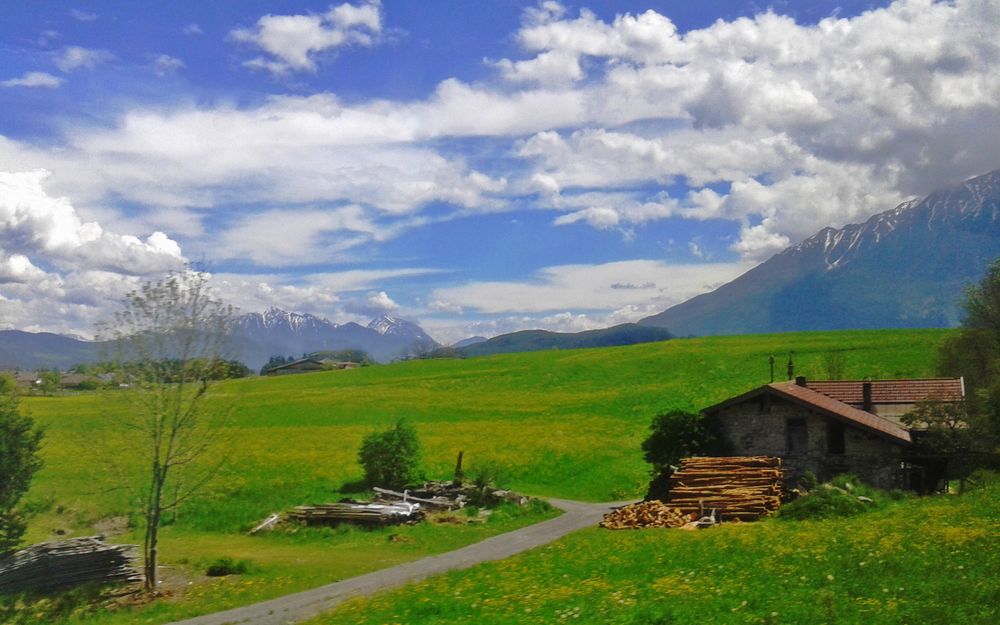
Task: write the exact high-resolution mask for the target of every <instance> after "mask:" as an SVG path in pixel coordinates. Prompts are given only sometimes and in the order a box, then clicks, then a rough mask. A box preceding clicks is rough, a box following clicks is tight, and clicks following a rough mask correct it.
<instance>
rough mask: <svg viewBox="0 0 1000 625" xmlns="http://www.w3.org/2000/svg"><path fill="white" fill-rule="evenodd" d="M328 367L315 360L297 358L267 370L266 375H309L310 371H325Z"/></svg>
mask: <svg viewBox="0 0 1000 625" xmlns="http://www.w3.org/2000/svg"><path fill="white" fill-rule="evenodd" d="M327 368H328V367H327V366H326V365H324V364H323V362H322V361H319V360H316V359H315V358H299V359H298V360H293V361H292V362H289V363H285V364H283V365H278V366H277V367H272V368H271V369H268V371H267V373H266V375H288V374H291V373H309V372H310V371H325V370H326V369H327Z"/></svg>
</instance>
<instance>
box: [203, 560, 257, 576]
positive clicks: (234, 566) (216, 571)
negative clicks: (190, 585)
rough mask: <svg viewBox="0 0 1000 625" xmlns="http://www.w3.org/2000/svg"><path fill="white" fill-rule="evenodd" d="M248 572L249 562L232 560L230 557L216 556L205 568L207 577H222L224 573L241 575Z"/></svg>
mask: <svg viewBox="0 0 1000 625" xmlns="http://www.w3.org/2000/svg"><path fill="white" fill-rule="evenodd" d="M249 572H250V562H248V561H247V560H233V559H232V558H216V559H215V560H212V562H211V563H210V564H209V565H208V567H207V568H206V569H205V575H208V576H209V577H224V576H226V575H243V574H244V573H249Z"/></svg>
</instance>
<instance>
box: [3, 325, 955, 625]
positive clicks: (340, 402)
mask: <svg viewBox="0 0 1000 625" xmlns="http://www.w3.org/2000/svg"><path fill="white" fill-rule="evenodd" d="M945 335H946V331H939V330H898V331H897V330H889V331H885V330H881V331H847V332H825V333H799V334H784V335H762V336H744V337H718V338H704V339H681V340H674V341H668V342H664V343H653V344H646V345H636V346H629V347H621V348H605V349H592V350H572V351H548V352H535V353H525V354H507V355H500V356H491V357H483V358H475V359H469V360H426V361H411V362H405V363H398V364H393V365H384V366H374V367H367V368H362V369H356V370H352V371H336V372H324V373H315V374H302V375H295V376H287V377H278V378H264V379H260V378H253V379H244V380H234V381H228V382H225V383H220V384H219V385H217V386H216V387H214V390H213V391H212V395H211V399H210V402H209V409H210V410H211V412H212V413H213V415H214V418H220V419H224V420H225V422H226V424H227V425H226V427H225V428H224V432H223V438H224V440H225V441H226V444H225V449H223V450H220V451H219V453H218V454H217V455H216V457H213V458H210V459H208V460H209V461H219V462H221V463H222V465H223V470H222V471H221V473H220V475H219V476H218V477H217V479H216V480H215V481H213V482H212V483H210V484H209V485H208V486H207V487H206V488H204V489H203V491H202V495H201V496H200V497H198V498H196V499H193V500H191V501H189V502H187V503H185V505H184V506H183V507H182V508H181V509H180V512H179V515H178V517H177V518H176V520H174V519H171V520H170V524H169V525H168V526H167V527H166V528H165V530H164V533H163V541H164V544H163V548H162V550H161V554H162V560H163V563H164V564H165V565H167V566H168V567H171V568H170V569H169V570H172V571H174V572H176V574H177V577H178V578H179V579H180V580H182V581H181V583H180V586H179V587H178V588H175V589H174V590H173V591H172V592H173V594H174V595H175V596H174V597H173V598H172V599H171V600H168V601H164V602H159V603H157V604H156V605H154V606H147V607H145V608H141V609H138V610H137V611H135V612H125V613H123V612H118V613H117V614H112V615H110V616H109V615H107V614H104V615H101V616H100V617H99V618H98V620H97V621H95V622H101V623H104V622H107V623H118V622H122V623H125V622H150V623H156V622H164V621H166V620H169V619H170V618H178V617H179V616H184V615H190V614H195V613H199V612H205V611H212V610H215V609H221V608H224V607H229V606H232V605H239V604H241V603H249V602H250V601H253V600H256V599H260V598H266V597H271V596H277V595H280V594H283V593H285V592H290V591H292V590H299V589H302V588H305V587H309V586H315V585H318V584H320V583H323V582H326V581H333V580H335V579H341V578H344V577H348V576H351V575H355V574H358V573H361V572H364V571H368V570H373V569H377V568H381V567H384V566H389V565H391V564H395V563H397V562H402V561H405V560H408V559H415V558H418V557H421V556H423V555H426V554H428V553H434V552H440V551H444V550H448V549H451V548H454V547H456V546H459V545H461V544H466V543H468V542H472V541H475V540H479V539H481V538H483V537H485V536H487V535H490V534H492V533H497V532H499V531H506V530H507V529H511V528H513V527H516V526H518V525H521V524H524V523H527V522H531V521H534V520H537V517H531V516H530V515H529V516H524V515H517V514H513V513H511V514H508V515H498V516H497V518H496V519H495V520H491V522H490V523H486V524H482V525H469V526H434V527H431V526H428V527H414V528H406V529H404V530H401V531H403V532H405V533H406V537H405V538H404V539H403V540H400V541H390V540H389V536H391V535H392V534H393V533H397V532H396V530H385V531H376V532H362V531H357V530H351V531H346V530H345V531H332V530H331V531H319V530H307V531H302V532H299V533H296V534H287V533H277V534H272V535H268V536H257V537H248V536H246V534H245V532H246V530H247V529H249V528H250V527H252V525H253V524H254V523H255V522H256V521H258V520H260V519H262V518H264V517H266V516H267V515H268V514H269V513H271V512H273V511H277V510H282V509H287V508H289V507H291V506H293V505H296V504H302V503H316V502H323V501H335V500H336V499H337V498H339V497H340V496H342V495H341V494H340V493H341V491H350V490H352V489H351V488H350V486H351V484H352V483H356V482H357V481H358V480H360V478H361V469H360V467H359V466H358V464H357V462H356V457H357V450H358V446H359V444H360V442H361V439H362V437H363V436H364V435H365V434H367V433H369V432H372V431H375V430H377V429H382V428H385V427H387V426H388V425H390V424H391V423H393V422H394V421H395V420H396V419H397V418H399V417H405V418H407V419H409V420H410V421H411V422H412V423H413V424H414V425H415V426H416V429H417V432H418V434H419V436H420V440H421V443H422V446H423V467H424V469H425V472H426V474H427V476H428V477H432V478H434V477H440V478H447V477H450V476H451V472H452V471H453V468H454V462H455V456H456V455H457V453H458V451H459V450H463V451H464V452H465V468H466V475H467V477H476V476H477V475H486V476H491V477H495V478H496V479H497V480H498V481H499V482H500V483H501V484H502V485H504V486H507V487H510V488H514V489H516V490H520V491H522V492H526V493H530V494H535V495H543V496H545V495H550V496H560V497H566V498H574V499H581V500H589V501H607V500H620V499H626V498H631V497H639V496H641V495H642V493H643V492H644V488H645V482H646V479H647V469H648V467H647V465H645V463H644V462H643V461H642V458H641V454H640V452H639V444H640V442H641V441H642V439H643V438H644V437H645V435H646V429H647V427H648V424H649V421H650V419H651V418H652V416H653V415H654V414H655V413H656V412H658V411H660V410H663V409H667V408H685V409H692V410H694V409H698V408H701V407H704V406H707V405H710V404H712V403H714V402H717V401H720V400H722V399H724V398H726V397H729V396H731V395H733V394H736V393H740V392H743V391H745V390H748V389H749V388H752V387H754V386H757V385H760V384H762V383H765V382H767V381H768V379H769V377H768V363H767V357H768V355H770V354H774V355H775V356H776V360H777V363H776V374H777V377H778V379H783V377H784V376H783V374H784V362H785V360H786V359H787V354H788V352H789V350H794V352H795V363H796V373H797V374H801V375H806V376H809V377H814V378H821V377H825V373H826V368H827V362H828V359H829V355H830V354H834V353H836V354H838V355H839V360H840V362H842V363H843V364H844V365H845V367H846V369H845V372H846V376H847V377H854V378H860V377H863V376H871V377H873V378H881V377H921V376H928V375H932V374H933V372H934V354H935V348H936V346H937V344H938V343H939V342H940V340H941V339H942V338H943V337H944V336H945ZM22 408H23V409H24V410H25V411H27V412H28V413H30V414H31V415H33V416H34V417H35V418H36V420H37V421H38V422H39V423H41V424H43V425H44V426H45V428H46V441H45V446H44V450H43V454H44V458H45V461H46V466H45V468H44V469H43V470H42V471H41V472H40V473H39V475H38V476H37V477H36V479H35V482H34V484H33V486H32V490H31V491H30V493H29V495H28V498H27V501H28V503H29V508H30V510H31V511H32V512H33V515H32V517H31V519H30V527H29V535H28V537H27V538H28V540H29V541H31V542H35V541H39V540H44V539H48V538H53V537H57V535H61V536H68V535H86V534H92V533H94V532H95V527H97V528H101V527H104V526H106V525H107V524H108V523H109V520H114V519H118V520H120V518H121V517H127V516H128V515H129V510H130V509H131V506H130V502H131V495H130V494H129V491H128V489H126V488H123V486H125V485H127V484H128V482H129V479H127V478H124V477H123V476H129V475H136V474H138V470H139V467H138V456H137V455H136V454H134V453H133V452H130V451H129V448H128V447H127V446H124V445H123V444H122V442H123V441H121V440H120V439H121V437H122V434H121V432H120V428H118V426H117V423H116V421H115V420H114V419H113V418H110V415H113V414H114V413H115V412H116V411H121V410H125V409H126V407H125V405H124V404H122V403H120V402H119V401H117V400H116V399H115V397H114V396H108V395H101V394H79V395H67V396H59V397H33V398H25V400H24V402H23V404H22ZM138 538H139V535H138V534H136V533H135V532H134V530H130V532H127V533H126V534H125V535H124V536H121V537H118V538H117V539H116V540H119V541H125V540H131V541H136V540H138ZM574 540H575V539H574ZM217 557H231V558H236V559H246V560H249V561H250V564H251V573H250V574H248V575H244V576H238V577H233V578H224V579H221V580H218V579H216V580H212V581H206V580H205V579H204V578H203V577H200V575H199V571H200V570H203V568H204V565H205V564H206V563H207V562H208V561H211V560H212V559H214V558H217ZM189 582H190V583H189ZM206 589H210V590H206Z"/></svg>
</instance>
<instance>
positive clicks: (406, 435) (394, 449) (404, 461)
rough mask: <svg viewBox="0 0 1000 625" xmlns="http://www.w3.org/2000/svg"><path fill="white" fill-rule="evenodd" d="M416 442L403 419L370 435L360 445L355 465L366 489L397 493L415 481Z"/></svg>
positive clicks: (413, 431)
mask: <svg viewBox="0 0 1000 625" xmlns="http://www.w3.org/2000/svg"><path fill="white" fill-rule="evenodd" d="M419 461H420V442H419V441H418V440H417V431H416V430H415V429H414V428H413V426H412V425H410V424H409V423H407V422H406V420H405V419H400V420H399V421H397V422H396V425H395V427H393V428H392V429H389V430H386V431H384V432H373V433H371V434H369V435H368V436H366V437H365V438H364V440H362V441H361V449H360V450H358V462H359V463H360V464H361V466H362V467H363V468H364V470H365V483H366V484H367V485H368V486H381V487H383V488H393V489H396V490H400V489H403V488H406V486H407V484H410V483H411V482H413V481H414V480H416V479H417V465H418V463H419Z"/></svg>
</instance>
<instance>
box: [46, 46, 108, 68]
mask: <svg viewBox="0 0 1000 625" xmlns="http://www.w3.org/2000/svg"><path fill="white" fill-rule="evenodd" d="M114 58H115V55H113V54H111V53H110V52H108V51H107V50H94V49H91V48H83V47H81V46H67V47H66V48H63V50H62V52H60V53H59V54H57V55H56V57H55V64H56V67H58V68H59V69H60V70H62V71H63V72H66V73H69V72H73V71H76V70H78V69H93V68H95V67H97V66H98V65H100V64H101V63H106V62H107V61H110V60H112V59H114Z"/></svg>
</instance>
